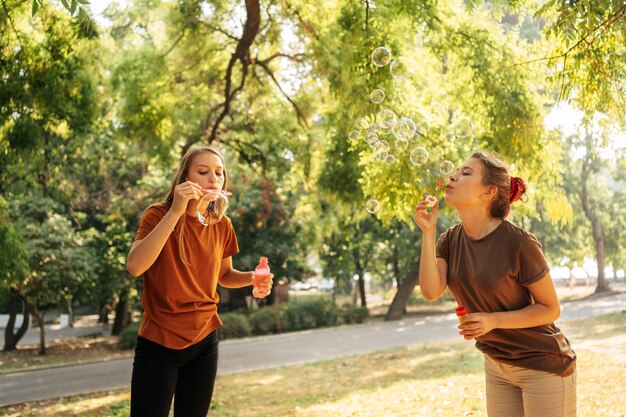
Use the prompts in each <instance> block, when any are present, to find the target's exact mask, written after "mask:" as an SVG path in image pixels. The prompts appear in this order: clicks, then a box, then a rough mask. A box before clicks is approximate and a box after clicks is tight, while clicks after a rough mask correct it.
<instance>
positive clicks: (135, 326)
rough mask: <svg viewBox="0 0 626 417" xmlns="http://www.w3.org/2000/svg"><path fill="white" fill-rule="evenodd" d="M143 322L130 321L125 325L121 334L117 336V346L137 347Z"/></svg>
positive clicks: (123, 347) (122, 347) (125, 347)
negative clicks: (138, 335)
mask: <svg viewBox="0 0 626 417" xmlns="http://www.w3.org/2000/svg"><path fill="white" fill-rule="evenodd" d="M140 324H141V322H138V321H137V322H134V323H130V324H129V325H128V326H126V327H124V329H123V330H122V331H121V333H120V335H119V336H118V337H117V346H118V347H119V348H120V349H135V347H136V346H137V334H138V333H139V326H140Z"/></svg>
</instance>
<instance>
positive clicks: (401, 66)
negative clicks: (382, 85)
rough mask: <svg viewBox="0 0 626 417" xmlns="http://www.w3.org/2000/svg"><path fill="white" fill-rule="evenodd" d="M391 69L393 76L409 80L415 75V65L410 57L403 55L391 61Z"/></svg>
mask: <svg viewBox="0 0 626 417" xmlns="http://www.w3.org/2000/svg"><path fill="white" fill-rule="evenodd" d="M389 71H390V72H391V76H392V77H393V78H399V79H403V80H408V79H410V78H412V77H413V73H414V72H415V66H414V64H413V61H411V60H410V59H409V58H407V57H403V56H401V57H398V58H396V59H394V60H393V61H391V65H389Z"/></svg>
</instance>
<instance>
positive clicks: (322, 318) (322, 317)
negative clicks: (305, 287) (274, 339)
mask: <svg viewBox="0 0 626 417" xmlns="http://www.w3.org/2000/svg"><path fill="white" fill-rule="evenodd" d="M283 323H284V326H285V331H296V330H307V329H313V328H317V327H326V326H333V325H335V324H336V323H337V308H336V307H335V304H334V303H333V302H332V300H329V299H315V300H307V301H303V302H298V303H289V304H288V305H287V307H286V308H285V309H284V310H283Z"/></svg>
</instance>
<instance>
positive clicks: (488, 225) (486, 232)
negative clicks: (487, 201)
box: [483, 217, 493, 239]
mask: <svg viewBox="0 0 626 417" xmlns="http://www.w3.org/2000/svg"><path fill="white" fill-rule="evenodd" d="M492 221H493V217H492V218H491V220H489V224H487V230H486V231H485V235H484V236H483V239H484V238H486V237H487V234H488V233H489V227H490V226H491V222H492Z"/></svg>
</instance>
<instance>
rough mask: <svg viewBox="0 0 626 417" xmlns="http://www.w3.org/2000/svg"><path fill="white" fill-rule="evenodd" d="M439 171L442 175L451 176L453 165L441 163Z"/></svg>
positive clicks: (448, 162)
mask: <svg viewBox="0 0 626 417" xmlns="http://www.w3.org/2000/svg"><path fill="white" fill-rule="evenodd" d="M439 171H441V173H442V174H443V175H451V174H452V172H454V164H453V163H452V162H450V161H443V162H442V163H441V165H439Z"/></svg>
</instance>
